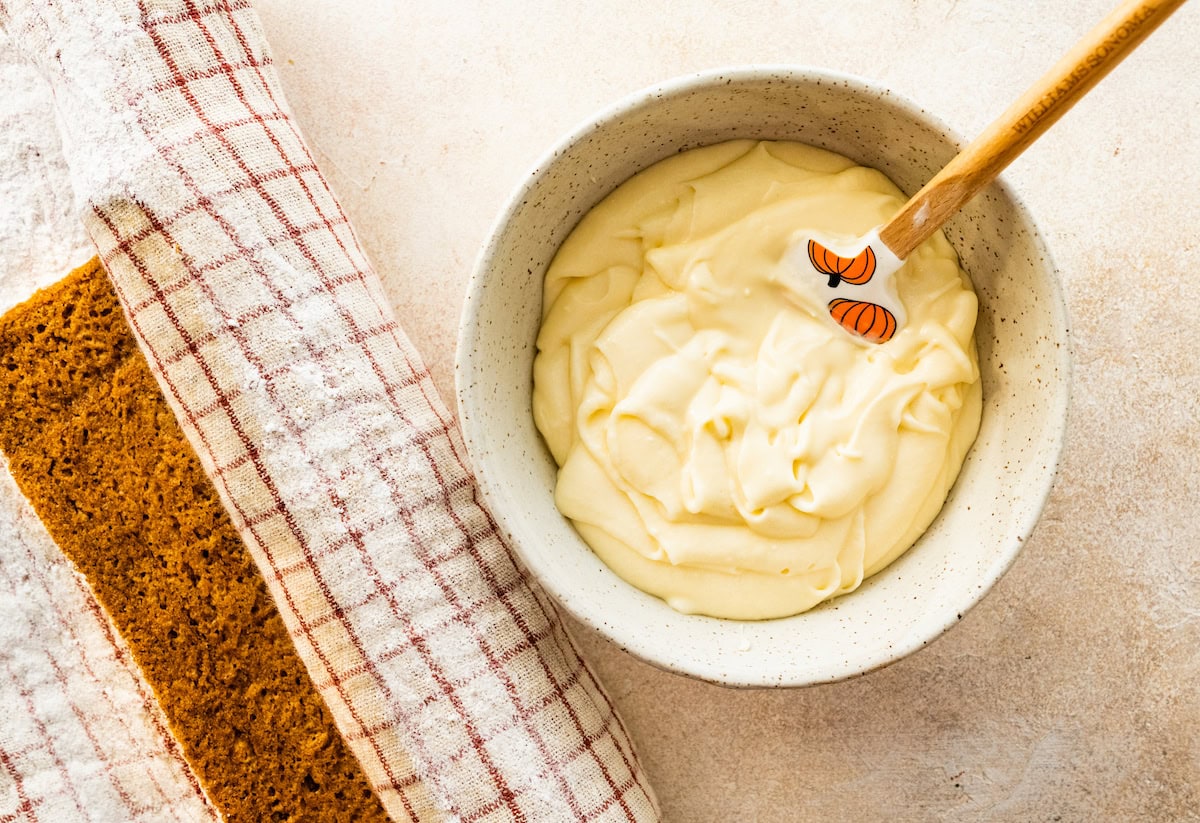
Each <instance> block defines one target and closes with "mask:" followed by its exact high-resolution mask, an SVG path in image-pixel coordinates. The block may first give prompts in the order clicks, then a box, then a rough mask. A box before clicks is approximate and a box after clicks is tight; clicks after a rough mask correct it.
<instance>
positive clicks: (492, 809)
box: [0, 0, 658, 821]
mask: <svg viewBox="0 0 1200 823" xmlns="http://www.w3.org/2000/svg"><path fill="white" fill-rule="evenodd" d="M0 26H2V27H4V28H5V30H6V31H7V33H8V35H9V36H10V37H11V38H12V39H13V40H14V42H15V43H16V44H17V45H18V47H19V48H20V49H21V50H22V51H23V53H24V54H25V55H26V56H27V57H28V58H29V59H30V60H32V61H33V62H34V63H35V64H36V65H37V66H38V68H39V69H40V71H41V72H42V73H43V74H45V75H46V76H48V78H49V80H50V82H51V84H52V86H53V88H54V91H55V97H56V100H57V104H58V107H59V111H60V122H61V123H63V124H64V136H63V140H64V146H65V150H66V154H67V159H68V161H69V165H70V168H71V174H72V179H73V182H74V185H75V191H76V195H77V198H78V200H79V202H81V203H83V204H84V223H85V226H86V228H87V231H88V233H89V234H90V235H91V238H92V240H93V241H94V243H95V244H96V246H97V247H98V249H99V251H100V254H101V257H102V259H103V260H104V263H105V265H106V267H107V269H108V271H109V273H110V275H111V277H112V279H113V281H114V284H115V286H116V289H117V291H118V294H119V295H120V298H121V301H122V304H123V305H124V308H125V310H126V313H127V316H128V318H129V321H130V325H131V326H132V328H133V329H134V332H135V334H136V336H137V338H138V341H139V344H140V345H141V347H142V349H143V351H144V353H145V354H146V357H147V360H148V361H149V363H150V365H151V368H152V370H153V372H154V374H155V377H156V378H157V379H158V381H159V383H160V385H161V386H162V388H163V392H164V394H165V396H166V397H167V400H168V401H169V403H170V404H171V407H172V409H173V410H174V412H175V414H176V416H177V417H178V419H179V421H180V422H181V424H182V426H183V429H184V431H185V433H186V434H187V436H188V438H189V440H190V441H191V443H192V445H193V446H194V447H195V449H196V451H197V453H198V454H199V456H200V459H201V461H202V463H203V465H204V467H205V469H206V470H207V471H208V473H209V474H210V476H211V477H212V479H213V481H214V483H215V485H216V487H217V489H218V491H219V492H220V494H221V497H222V500H223V501H224V503H225V505H226V507H227V509H228V510H229V512H230V513H231V515H232V517H233V521H234V523H235V524H236V526H237V528H238V529H239V530H240V532H241V534H242V537H243V538H244V540H245V542H246V544H247V545H248V546H249V548H250V551H251V553H252V554H253V556H254V559H255V561H256V562H257V563H258V566H259V568H260V569H261V571H262V573H263V576H264V578H265V579H266V581H267V584H268V586H269V588H270V591H271V593H272V595H273V596H274V598H275V600H276V602H277V604H278V607H279V611H280V613H281V615H282V616H283V619H284V621H285V623H286V625H287V627H288V628H289V630H290V632H291V634H292V636H293V638H294V639H295V643H296V647H297V649H298V651H299V653H300V656H301V658H302V659H303V660H304V663H305V665H306V666H307V668H308V671H309V673H310V675H311V677H312V679H313V681H314V682H315V683H316V685H317V687H318V688H319V690H320V692H321V694H322V696H323V697H324V699H325V701H326V702H327V704H328V705H329V708H330V709H331V711H332V713H333V716H334V718H335V720H336V722H337V724H338V727H339V729H340V730H341V732H342V734H343V735H344V736H345V738H346V740H347V741H349V744H350V746H351V747H352V749H353V751H354V752H355V754H356V755H357V757H358V758H359V760H360V761H361V763H362V765H363V768H364V770H365V772H366V774H367V775H368V777H369V778H370V780H371V781H372V783H373V785H374V789H375V791H376V792H377V794H378V795H379V797H380V799H381V800H382V802H383V804H384V806H385V808H386V809H387V811H388V813H389V814H390V815H391V816H392V817H393V818H394V819H396V820H422V821H440V820H463V821H477V820H527V821H536V820H576V819H578V820H603V821H613V820H639V821H643V820H655V819H657V818H658V812H657V808H656V804H655V801H654V799H653V795H652V794H651V792H650V789H649V787H648V786H647V785H646V781H645V778H644V776H643V773H642V771H641V769H640V767H639V765H638V762H637V759H636V756H635V754H634V752H633V748H632V746H631V744H630V741H629V738H628V736H627V734H626V732H625V729H624V728H623V726H622V724H621V721H620V719H619V718H618V717H617V716H616V714H615V713H614V711H613V707H612V704H611V703H610V701H609V699H608V697H607V696H606V695H605V694H604V692H603V690H602V689H601V688H600V686H599V684H598V683H597V682H596V680H595V678H594V676H593V675H592V673H591V671H590V670H589V669H588V668H587V666H586V665H585V664H584V662H583V661H582V660H581V659H580V657H579V654H578V652H577V651H576V649H575V647H574V646H573V645H572V643H571V641H570V639H569V638H568V636H567V635H566V633H565V632H564V630H563V626H562V623H561V621H560V619H559V617H558V615H557V614H556V613H555V611H554V608H553V607H552V606H551V604H550V603H548V602H547V600H546V598H545V596H544V595H543V594H542V593H541V592H540V591H539V590H538V589H537V588H535V587H533V586H531V585H530V584H529V583H528V582H527V581H526V580H525V579H524V577H523V576H522V573H521V571H520V570H519V569H518V567H517V566H516V564H515V563H514V561H513V558H512V556H511V554H510V552H509V549H508V548H507V547H506V546H505V544H504V542H503V541H502V540H501V538H500V537H499V535H498V534H497V531H496V528H495V525H494V523H493V522H492V520H491V518H490V516H489V515H488V512H487V511H486V510H485V509H484V508H483V507H482V506H481V505H480V503H479V502H478V500H477V496H476V491H475V485H474V481H473V479H472V476H471V472H470V470H469V468H468V467H467V464H466V458H465V453H464V450H463V446H462V443H461V441H460V439H459V434H458V431H457V428H456V425H455V423H454V420H453V418H452V417H451V415H450V414H449V413H448V412H447V410H446V408H445V407H444V406H443V404H442V401H441V400H440V399H439V398H438V396H437V393H436V391H435V390H434V388H433V385H432V383H431V381H430V378H429V374H428V372H427V371H426V369H425V366H424V365H423V364H422V362H421V358H420V356H419V355H418V354H417V353H416V352H415V351H414V349H413V347H412V346H411V344H410V343H409V341H408V340H407V338H406V337H405V335H404V332H403V331H402V329H401V328H400V327H399V325H398V324H397V322H396V319H395V317H394V316H393V313H392V309H391V307H390V306H389V305H388V303H387V301H386V299H385V298H384V296H383V292H382V289H381V286H380V283H379V281H378V279H377V278H376V276H375V274H374V272H373V271H372V269H371V266H370V264H369V262H368V261H367V260H366V258H365V256H364V255H363V252H362V250H361V249H360V248H359V245H358V243H357V241H356V239H355V237H354V233H353V231H352V230H351V228H350V225H349V223H348V222H347V220H346V216H345V214H344V213H343V212H342V210H341V208H340V207H339V205H338V203H337V201H336V199H335V198H334V197H333V195H332V193H331V192H330V190H329V188H328V186H327V185H326V183H325V181H324V179H323V178H322V177H321V174H320V172H319V171H318V170H317V167H316V164H315V163H314V162H313V159H312V156H311V154H310V153H309V151H308V149H307V147H306V146H305V144H304V141H303V139H302V138H301V136H300V133H299V131H298V130H297V128H296V126H295V124H294V123H293V122H292V120H291V118H290V116H289V114H288V110H287V104H286V102H285V101H284V99H283V97H282V95H281V93H280V87H279V83H278V80H277V78H276V76H275V72H274V71H273V69H272V67H271V60H270V57H269V55H268V53H267V50H266V46H265V43H264V39H263V35H262V32H261V30H260V27H259V24H258V20H257V18H256V16H255V14H254V12H253V11H252V10H251V9H250V8H249V5H248V3H246V2H244V0H241V1H239V0H230V1H229V2H215V3H213V2H205V1H204V0H141V2H138V0H57V2H53V3H52V2H49V0H46V1H45V2H25V1H24V0H0ZM85 594H86V593H84V594H81V597H85ZM85 599H86V597H85ZM101 622H103V621H101ZM81 630H86V631H93V630H92V629H90V628H87V627H83V628H81ZM95 631H99V629H96V630H95ZM131 688H132V687H131ZM17 691H18V692H20V691H21V690H20V689H19V688H18V689H17ZM26 691H27V690H26ZM59 691H62V689H59ZM136 691H137V690H136V689H132V691H131V692H130V694H136ZM29 699H30V700H37V699H39V697H38V694H37V693H36V692H33V693H30V697H29ZM130 699H132V698H130ZM150 708H151V709H152V708H153V707H150ZM8 709H9V711H13V710H14V707H13V706H12V705H9V707H8ZM15 710H17V711H19V707H16V709H15ZM145 714H146V717H150V718H153V717H156V716H157V715H155V714H154V712H153V711H151V710H149V709H148V710H147V712H146V713H145ZM78 719H79V723H78V724H76V725H78V726H79V727H80V730H82V732H84V734H83V736H84V737H87V734H86V732H87V729H88V726H89V724H91V723H92V722H93V720H92V719H91V718H90V717H89V716H86V715H80V716H79V718H78ZM43 732H45V733H46V734H50V733H49V732H46V730H43ZM138 733H139V734H142V735H143V736H146V737H153V736H154V735H155V734H160V732H155V730H154V728H153V726H151V727H150V728H149V730H148V731H144V730H140V731H139V732H138ZM51 736H52V735H51ZM147 745H150V744H147ZM43 748H45V747H44V746H43ZM151 748H153V747H152V746H151ZM0 751H3V748H0ZM39 751H40V750H39ZM39 756H40V755H39ZM23 757H25V758H26V759H25V760H22V758H23ZM0 759H3V760H4V762H3V763H2V764H0V765H3V766H4V769H5V770H7V773H8V774H9V775H18V779H17V781H16V784H15V785H16V786H17V788H21V786H22V785H23V783H22V777H21V776H23V780H24V785H26V786H29V785H33V784H32V783H30V779H31V778H30V774H31V772H33V773H34V777H35V778H36V777H37V770H38V768H43V767H44V769H46V770H50V771H51V772H53V771H54V770H59V771H62V772H69V771H70V768H71V766H70V763H69V762H67V760H68V759H69V758H68V757H66V756H62V757H59V758H57V762H53V759H51V760H50V761H46V762H44V763H43V762H42V761H40V760H39V761H38V763H36V764H35V763H31V762H30V761H29V760H28V757H26V754H25V753H23V752H22V751H20V750H12V751H8V752H7V753H6V754H5V755H4V757H3V758H0ZM176 761H177V757H176V759H175V760H170V759H169V758H168V759H167V760H165V761H163V762H162V763H160V764H158V765H157V766H156V768H157V769H158V771H157V772H155V773H156V774H158V775H159V776H160V778H161V779H162V780H164V781H173V783H172V785H174V784H176V783H179V782H180V781H183V786H184V788H183V789H176V790H173V791H172V792H164V802H168V801H169V802H170V803H174V804H175V805H176V806H177V807H178V808H179V809H180V811H179V812H178V814H179V819H192V818H195V819H202V818H203V817H205V816H206V815H211V810H209V809H207V808H206V807H205V806H204V803H203V798H202V797H197V796H196V795H197V792H196V791H195V790H194V787H193V788H189V785H190V784H188V775H187V774H186V767H185V766H181V765H180V764H179V763H178V762H176ZM3 779H4V778H3V774H2V773H0V780H3ZM168 795H169V797H168ZM18 799H19V798H18ZM64 802H65V801H64ZM74 802H82V801H80V799H79V798H78V797H77V798H75V800H74ZM25 803H26V805H27V806H30V807H31V808H32V801H31V800H29V799H28V798H26V800H25ZM189 803H190V804H192V805H191V806H188V805H187V804H189ZM117 808H119V807H117ZM161 808H167V807H166V806H162V807H161ZM24 811H25V812H27V813H29V814H31V815H32V816H33V817H34V819H37V815H36V814H35V813H33V812H30V810H29V809H24ZM5 819H8V818H7V817H5ZM14 819H16V818H15V817H14ZM21 819H24V818H21ZM42 819H46V820H50V819H52V818H51V817H44V818H42ZM53 819H55V820H57V819H61V818H53Z"/></svg>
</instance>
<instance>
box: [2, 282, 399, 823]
mask: <svg viewBox="0 0 1200 823" xmlns="http://www.w3.org/2000/svg"><path fill="white" fill-rule="evenodd" d="M0 376H2V380H3V386H2V388H0V450H2V451H3V452H4V453H5V454H6V455H7V457H8V460H9V463H10V468H11V472H12V474H13V477H14V478H15V479H16V481H17V484H18V485H19V486H20V488H21V490H22V492H23V493H24V494H25V496H26V497H27V498H28V499H29V500H30V501H31V502H32V504H33V507H34V509H35V510H36V511H37V513H38V516H39V517H40V518H41V519H42V521H43V523H44V524H45V525H46V528H47V530H48V531H49V532H50V534H51V535H52V536H53V538H54V540H55V541H56V542H57V543H58V544H59V546H61V548H62V549H63V551H64V553H65V554H66V555H67V556H68V557H69V558H70V559H71V561H72V562H73V563H74V564H75V565H76V567H77V568H78V569H79V571H80V572H82V573H83V574H84V575H85V577H86V578H87V581H88V583H89V585H90V586H91V587H92V589H93V590H94V592H95V594H96V597H97V599H98V600H99V601H100V603H101V604H102V605H103V607H104V608H105V610H106V611H107V612H108V614H109V615H110V616H111V618H112V620H113V622H114V624H115V625H116V627H117V628H118V630H119V631H120V633H121V634H122V636H123V637H124V638H125V640H126V641H127V642H128V644H129V646H130V648H131V649H132V652H133V655H134V657H135V659H136V661H137V664H138V665H139V666H140V668H141V669H142V672H143V673H144V675H145V677H146V679H147V681H148V682H149V683H150V684H151V686H152V687H153V689H154V692H155V695H156V697H157V698H158V701H159V703H160V705H161V707H162V709H163V711H164V713H165V715H166V716H167V719H168V721H169V723H170V726H171V730H172V732H173V734H174V735H175V737H176V738H177V739H178V741H179V742H180V744H181V746H182V749H183V752H184V754H185V756H186V757H187V759H188V761H189V762H190V764H191V766H192V768H193V769H194V771H195V773H196V774H197V776H198V777H199V778H200V781H201V782H202V784H203V786H204V789H205V791H206V792H207V793H208V795H209V797H210V798H211V800H212V801H213V803H214V805H215V806H216V807H217V808H218V809H219V811H220V812H221V813H222V815H223V816H224V817H225V819H227V820H229V821H260V820H261V821H300V820H304V821H351V820H353V821H384V820H387V819H388V818H387V816H386V814H385V813H384V811H383V809H382V807H381V805H380V804H379V802H378V800H377V799H376V797H375V795H374V794H373V793H372V792H371V790H370V788H369V784H368V782H367V780H366V778H365V777H364V775H363V773H362V771H361V768H360V766H359V763H358V761H357V760H356V759H355V758H354V756H353V755H352V754H351V752H350V751H349V749H348V748H347V746H346V744H345V742H344V740H343V738H342V737H341V735H340V734H339V733H338V731H337V729H336V727H335V725H334V723H333V719H332V716H331V715H330V713H329V711H328V709H327V707H326V706H325V704H324V703H323V701H322V700H321V697H320V695H319V694H318V692H317V690H316V688H315V687H314V686H313V684H312V682H311V680H310V679H309V677H308V673H307V672H306V670H305V668H304V665H303V663H302V662H301V660H300V659H299V657H298V656H297V654H296V652H295V649H294V647H293V645H292V640H291V638H290V637H289V636H288V633H287V631H286V629H285V627H284V624H283V621H282V620H281V618H280V616H279V614H278V612H277V610H276V607H275V605H274V603H273V601H272V599H271V597H270V594H269V593H268V591H267V588H266V585H265V583H264V581H263V580H262V578H261V576H260V574H259V572H258V570H257V568H256V566H255V564H254V561H253V559H252V558H251V556H250V554H249V553H248V551H247V550H246V548H245V546H244V544H243V543H242V541H241V538H240V537H239V536H238V534H237V531H236V530H235V529H234V526H233V524H232V523H231V521H230V520H229V517H228V515H227V514H226V513H225V510H224V509H223V507H222V505H221V503H220V501H219V499H218V497H217V494H216V491H215V489H214V488H213V487H212V484H211V482H210V481H209V479H208V477H207V476H206V475H205V474H204V471H203V470H202V468H201V467H200V464H199V461H198V459H197V457H196V456H195V454H194V452H193V451H192V449H191V447H190V446H189V445H188V443H187V442H186V440H185V438H184V436H183V433H182V431H181V430H180V429H179V426H178V424H177V422H176V420H175V418H174V416H173V415H172V413H171V411H170V409H169V407H168V406H167V403H166V401H165V399H164V398H163V397H162V395H161V393H160V391H159V388H158V385H157V384H156V383H155V381H154V379H153V376H152V375H151V373H150V370H149V367H148V365H147V363H146V361H145V360H144V358H143V356H142V354H141V352H140V351H139V350H138V348H137V345H136V343H135V341H134V338H133V335H132V333H131V331H130V329H129V328H128V326H127V325H126V321H125V317H124V314H123V313H122V311H121V308H120V305H119V304H118V302H117V298H116V296H115V294H114V293H113V291H112V288H111V286H110V284H109V281H108V279H107V276H106V275H105V272H104V270H103V269H102V267H101V266H100V263H99V261H97V260H93V261H91V262H90V263H88V264H86V265H85V266H83V267H81V268H79V269H77V270H75V271H74V272H72V273H71V275H70V276H68V277H67V278H65V279H64V280H62V281H60V282H59V283H57V284H56V285H54V286H52V287H51V288H49V289H46V290H44V291H41V292H39V293H37V294H36V295H34V296H33V297H32V298H31V299H30V300H28V301H27V302H25V303H23V304H22V305H20V306H17V307H16V308H14V309H13V310H11V311H10V312H9V313H8V314H6V315H5V316H4V317H3V318H0Z"/></svg>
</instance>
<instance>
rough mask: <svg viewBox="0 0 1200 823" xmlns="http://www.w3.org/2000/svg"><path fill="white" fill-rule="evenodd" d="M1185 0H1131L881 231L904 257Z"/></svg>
mask: <svg viewBox="0 0 1200 823" xmlns="http://www.w3.org/2000/svg"><path fill="white" fill-rule="evenodd" d="M1184 2H1185V0H1126V2H1124V3H1122V4H1121V5H1120V7H1119V8H1117V9H1116V10H1115V11H1114V12H1112V14H1110V15H1108V17H1105V18H1104V19H1103V20H1102V21H1100V24H1099V25H1097V26H1096V27H1095V28H1094V29H1092V30H1091V31H1090V32H1089V33H1088V34H1087V35H1086V36H1085V37H1084V38H1083V39H1082V40H1080V41H1079V43H1077V44H1076V45H1075V47H1074V48H1073V49H1071V51H1069V52H1067V54H1066V55H1065V56H1064V57H1063V58H1062V59H1061V60H1059V61H1058V63H1057V64H1055V66H1054V68H1052V69H1050V71H1048V72H1046V74H1045V75H1043V76H1042V78H1041V79H1040V80H1038V81H1037V82H1036V83H1034V85H1033V87H1032V88H1030V89H1029V91H1027V92H1025V94H1024V95H1022V96H1021V98H1020V99H1019V100H1017V102H1015V103H1013V104H1012V106H1010V107H1009V109H1008V111H1006V112H1004V114H1002V115H1000V117H999V118H997V119H996V120H995V122H993V123H992V124H991V125H990V126H988V127H987V129H985V130H984V132H983V133H982V134H980V135H979V137H977V138H976V139H975V141H974V142H973V143H971V145H969V146H967V147H966V148H965V149H963V151H962V152H961V153H960V154H959V155H958V156H957V157H955V158H954V159H953V160H951V161H950V163H949V164H947V165H946V167H945V168H944V169H942V170H941V171H940V172H938V174H937V176H936V177H934V178H933V179H932V180H930V181H929V182H928V183H926V184H925V187H924V188H922V189H921V190H920V191H919V192H917V193H916V195H915V196H914V197H913V198H912V199H911V200H909V201H908V203H906V204H905V205H904V208H902V209H901V210H900V212H899V213H898V214H897V215H896V216H895V217H893V218H892V219H891V221H890V222H889V223H888V224H887V225H886V226H884V227H883V229H881V230H880V232H879V237H880V239H881V240H882V241H883V242H884V243H886V244H887V246H888V248H890V249H891V250H892V251H893V252H895V254H896V256H897V257H899V258H900V259H901V260H903V259H904V258H906V257H908V255H909V254H910V253H911V252H912V250H913V249H915V248H916V247H917V246H918V245H920V244H921V243H922V242H923V241H924V240H926V239H928V237H929V236H930V235H931V234H933V233H934V232H935V231H937V230H938V229H939V228H940V227H941V225H942V224H943V223H944V222H945V221H946V220H947V219H948V218H949V217H950V215H952V214H953V213H954V212H956V211H957V210H958V209H959V208H960V207H961V206H962V205H963V204H964V203H966V202H967V201H968V200H970V199H971V198H972V197H974V196H975V194H976V192H978V191H979V190H980V189H981V188H983V187H984V186H986V185H987V184H988V183H990V182H991V181H992V180H993V179H994V178H995V177H996V175H997V174H999V173H1000V172H1001V171H1003V169H1004V167H1005V166H1007V165H1008V164H1009V163H1011V162H1012V161H1013V159H1015V158H1016V156H1017V155H1019V154H1020V153H1021V152H1023V151H1024V150H1025V149H1026V148H1027V147H1028V146H1029V144H1030V143H1032V142H1033V141H1034V140H1036V139H1037V138H1038V137H1040V136H1041V135H1042V133H1043V132H1045V131H1046V129H1048V128H1050V126H1052V125H1053V124H1054V123H1055V121H1057V120H1058V118H1060V117H1062V115H1063V114H1064V113H1066V111H1067V109H1069V108H1071V106H1073V105H1074V104H1075V101H1076V100H1078V99H1079V98H1080V97H1082V96H1083V95H1084V94H1086V93H1087V92H1088V90H1090V89H1091V88H1092V86H1094V85H1096V83H1098V82H1100V80H1101V78H1103V77H1104V76H1105V75H1106V74H1108V73H1109V72H1110V71H1112V69H1113V68H1114V67H1115V66H1116V65H1117V64H1118V63H1120V62H1121V60H1122V59H1124V57H1125V55H1127V54H1128V53H1129V52H1131V51H1133V49H1134V48H1135V47H1136V46H1137V45H1138V44H1139V43H1141V42H1142V40H1144V39H1146V37H1147V36H1148V35H1149V34H1150V32H1152V31H1154V30H1155V29H1156V28H1158V26H1159V24H1161V23H1162V22H1163V21H1164V20H1166V19H1167V17H1168V16H1169V15H1170V14H1171V12H1173V11H1175V9H1177V8H1179V7H1180V6H1181V5H1183V3H1184Z"/></svg>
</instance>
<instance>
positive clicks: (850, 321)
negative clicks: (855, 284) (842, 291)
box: [829, 298, 896, 343]
mask: <svg viewBox="0 0 1200 823" xmlns="http://www.w3.org/2000/svg"><path fill="white" fill-rule="evenodd" d="M829 315H830V316H831V317H832V318H833V319H834V320H836V321H837V322H838V324H839V325H841V327H842V328H843V329H845V330H846V331H848V332H850V333H851V334H857V335H858V336H859V337H864V338H866V339H867V340H870V341H871V342H872V343H886V342H887V341H889V340H891V339H892V335H893V334H895V333H896V316H895V315H894V314H892V313H891V312H890V311H888V310H887V309H885V308H884V307H883V306H878V305H876V304H874V303H867V302H864V301H862V300H842V299H841V298H839V299H837V300H833V301H830V303H829Z"/></svg>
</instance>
